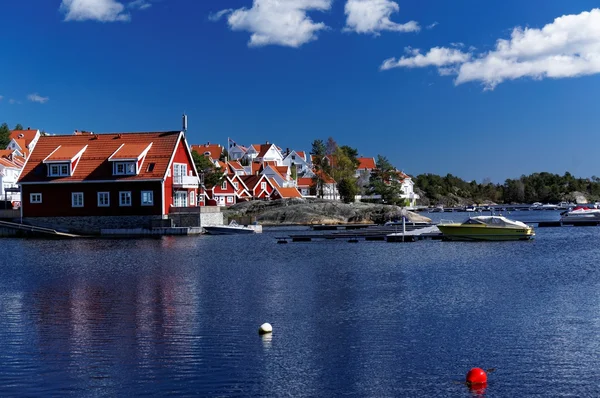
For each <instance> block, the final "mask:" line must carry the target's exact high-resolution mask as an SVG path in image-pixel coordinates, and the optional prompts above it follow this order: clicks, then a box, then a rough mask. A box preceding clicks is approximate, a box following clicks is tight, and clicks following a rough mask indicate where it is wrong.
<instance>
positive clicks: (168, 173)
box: [163, 131, 194, 180]
mask: <svg viewBox="0 0 600 398" xmlns="http://www.w3.org/2000/svg"><path fill="white" fill-rule="evenodd" d="M181 137H183V131H180V132H179V136H178V137H177V142H175V147H173V151H172V153H171V158H170V159H169V163H168V164H167V170H165V175H164V176H163V180H166V179H167V177H170V176H171V174H170V173H171V166H172V165H173V159H175V153H176V152H177V147H178V146H179V142H180V141H181ZM192 159H193V158H192ZM192 164H194V162H193V161H192Z"/></svg>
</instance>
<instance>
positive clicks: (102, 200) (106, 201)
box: [98, 192, 110, 207]
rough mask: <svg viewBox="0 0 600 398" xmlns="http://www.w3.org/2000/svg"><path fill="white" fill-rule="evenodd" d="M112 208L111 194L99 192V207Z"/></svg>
mask: <svg viewBox="0 0 600 398" xmlns="http://www.w3.org/2000/svg"><path fill="white" fill-rule="evenodd" d="M109 206H110V194H109V193H108V192H98V207H109Z"/></svg>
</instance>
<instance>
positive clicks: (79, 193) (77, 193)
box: [71, 192, 83, 207]
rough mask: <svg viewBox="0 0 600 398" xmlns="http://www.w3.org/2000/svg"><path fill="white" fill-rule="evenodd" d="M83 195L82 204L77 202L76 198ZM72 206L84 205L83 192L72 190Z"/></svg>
mask: <svg viewBox="0 0 600 398" xmlns="http://www.w3.org/2000/svg"><path fill="white" fill-rule="evenodd" d="M80 195H81V205H79V204H75V202H76V201H75V198H76V197H79V196H80ZM71 207H83V192H71Z"/></svg>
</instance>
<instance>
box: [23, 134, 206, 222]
mask: <svg viewBox="0 0 600 398" xmlns="http://www.w3.org/2000/svg"><path fill="white" fill-rule="evenodd" d="M18 183H19V185H20V186H21V192H22V216H23V217H24V218H26V219H30V218H38V219H39V220H41V219H42V218H57V217H61V218H65V217H71V218H74V217H77V218H82V217H88V218H95V221H106V222H105V223H102V222H99V224H100V225H101V226H104V227H109V228H118V227H121V228H125V227H131V226H132V225H134V226H139V227H143V226H147V225H144V224H148V222H149V220H152V219H167V218H169V217H168V216H169V214H170V213H171V212H172V211H173V209H174V208H183V207H195V206H197V195H198V187H199V179H198V173H197V171H196V168H195V166H194V162H193V160H192V156H191V152H190V149H189V147H188V144H187V142H186V139H185V136H184V133H183V132H180V131H171V132H155V133H120V134H90V135H64V136H44V137H40V139H39V141H38V142H37V145H36V146H35V148H34V150H33V152H32V153H31V154H30V156H29V158H28V159H27V162H26V163H25V166H24V168H23V172H22V173H21V177H20V179H19V182H18ZM125 217H128V218H129V220H128V221H127V222H125V220H124V218H125ZM44 221H50V220H44ZM60 221H61V222H62V221H64V219H61V220H60ZM88 221H89V220H88ZM109 221H110V222H109ZM103 224H110V226H107V225H103Z"/></svg>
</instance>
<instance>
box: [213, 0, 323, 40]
mask: <svg viewBox="0 0 600 398" xmlns="http://www.w3.org/2000/svg"><path fill="white" fill-rule="evenodd" d="M332 1H333V0H294V1H290V0H253V4H252V8H250V9H248V8H240V9H237V10H223V11H220V12H218V13H216V14H213V15H212V16H210V17H209V18H210V19H212V20H217V19H219V18H221V17H222V16H223V15H225V14H229V15H228V17H227V22H228V24H229V26H230V28H231V29H232V30H243V31H248V32H250V33H251V36H250V42H249V43H248V45H249V46H256V47H259V46H266V45H270V44H274V45H280V46H288V47H300V46H301V45H303V44H306V43H308V42H310V41H312V40H316V38H317V32H319V31H321V30H324V29H327V26H326V25H325V24H324V23H321V22H320V23H315V22H313V20H312V19H310V17H309V16H308V14H307V13H308V12H309V11H327V10H329V9H330V8H331V3H332Z"/></svg>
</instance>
